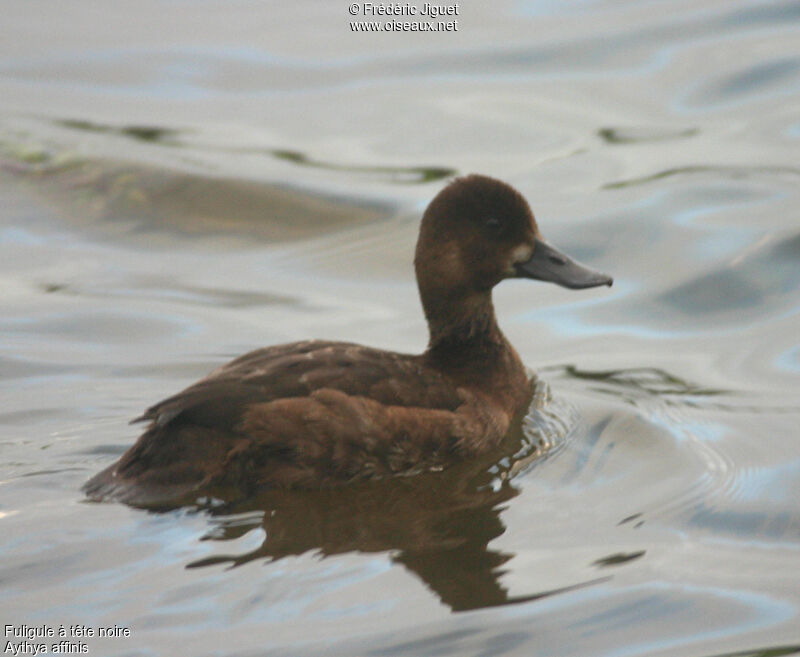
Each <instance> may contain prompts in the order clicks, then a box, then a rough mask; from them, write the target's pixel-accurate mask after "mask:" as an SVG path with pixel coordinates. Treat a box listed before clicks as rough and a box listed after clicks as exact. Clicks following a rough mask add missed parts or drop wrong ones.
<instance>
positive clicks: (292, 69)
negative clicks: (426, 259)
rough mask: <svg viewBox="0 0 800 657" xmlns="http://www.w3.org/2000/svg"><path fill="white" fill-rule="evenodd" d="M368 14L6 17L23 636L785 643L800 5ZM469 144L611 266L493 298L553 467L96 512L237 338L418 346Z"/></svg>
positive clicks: (469, 645) (3, 360)
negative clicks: (427, 16) (418, 274)
mask: <svg viewBox="0 0 800 657" xmlns="http://www.w3.org/2000/svg"><path fill="white" fill-rule="evenodd" d="M346 9H347V5H346V4H342V5H341V6H338V5H337V4H336V3H330V2H306V3H302V4H301V5H298V6H295V7H289V6H285V5H280V6H278V5H275V6H272V5H267V6H261V5H258V6H257V5H254V4H252V3H249V2H233V3H215V2H204V3H196V2H192V3H189V2H182V1H178V2H167V1H165V0H148V1H146V2H136V3H132V2H127V0H124V1H123V2H116V3H114V4H113V6H112V5H109V4H104V3H95V2H83V3H71V4H70V5H69V6H66V5H64V6H61V5H59V6H57V7H56V6H55V5H53V6H52V7H49V8H48V11H46V12H44V11H35V9H34V8H33V7H32V6H31V4H30V3H29V2H23V1H21V0H20V1H17V0H12V1H11V2H7V3H6V4H5V5H4V18H3V24H2V27H0V30H2V39H0V165H2V166H0V220H1V223H0V255H1V256H2V257H0V298H1V299H2V308H3V312H2V313H1V314H0V315H1V316H0V390H1V391H2V392H0V395H2V400H3V402H2V405H0V449H1V450H2V465H1V466H0V484H1V486H0V491H1V494H0V526H2V532H0V534H1V535H2V537H3V538H2V540H1V541H0V555H2V565H0V610H2V619H3V623H12V624H16V625H18V626H19V625H22V624H28V625H31V626H33V625H42V624H44V625H47V626H50V627H55V628H57V627H58V626H59V625H61V624H64V625H66V626H69V625H70V624H76V623H79V624H83V625H88V626H94V627H98V626H101V625H103V626H113V625H119V626H125V627H128V628H130V630H131V633H132V636H131V637H129V638H113V639H98V638H93V639H86V641H85V643H86V644H87V646H88V647H89V649H90V654H98V655H99V654H102V655H120V656H122V655H169V654H193V655H237V656H242V657H244V656H251V655H253V656H254V655H264V654H269V655H297V654H303V655H322V654H325V655H330V654H348V655H373V656H379V655H393V656H394V655H489V654H490V655H519V656H529V655H553V656H558V657H566V656H569V655H575V656H581V657H585V656H586V655H594V656H601V655H602V656H619V657H629V656H637V655H658V656H667V655H676V656H681V657H684V656H685V657H722V656H733V655H738V656H740V657H745V656H752V657H755V656H766V655H790V654H800V594H798V591H799V590H800V511H799V510H798V506H797V500H798V497H800V448H798V444H800V432H799V430H798V426H800V394H798V393H800V342H799V341H798V336H799V335H800V322H799V321H798V313H799V312H800V267H798V260H799V259H800V215H799V214H798V207H800V204H799V203H798V189H800V187H799V186H798V180H800V165H798V162H797V152H798V145H800V144H799V142H800V115H798V112H797V108H798V107H800V75H799V74H800V39H798V34H799V33H798V29H800V11H798V6H797V3H795V2H756V1H753V0H751V1H741V2H738V1H737V2H730V1H727V0H726V1H713V0H703V1H702V2H696V1H695V2H683V1H680V0H662V1H653V2H638V3H630V2H622V1H620V0H615V1H609V2H579V3H569V5H568V6H567V5H565V4H564V3H552V2H500V3H492V4H490V5H489V4H487V5H486V6H480V7H476V6H467V5H463V6H462V7H461V15H460V17H459V31H458V32H456V33H451V34H444V33H437V34H427V35H423V34H416V35H411V34H388V33H384V34H354V33H352V32H351V31H350V29H349V27H348V21H349V20H350V19H351V18H350V17H349V15H348V14H347V11H346ZM472 171H477V172H481V173H486V174H490V175H494V176H496V177H499V178H502V179H504V180H507V181H508V182H510V183H512V184H514V185H515V186H517V187H518V188H519V189H520V190H521V191H522V192H523V193H524V194H525V195H526V196H527V197H528V198H529V199H530V201H531V203H532V206H533V208H534V211H535V212H536V215H537V218H538V220H539V223H540V226H541V228H542V231H543V232H544V234H545V235H546V236H547V237H548V239H550V240H551V241H553V242H554V243H556V244H558V245H559V246H560V247H562V248H563V249H564V250H565V251H567V252H569V253H571V254H573V255H575V256H576V257H577V258H579V259H580V260H583V261H585V262H587V263H590V264H591V265H592V266H594V267H596V268H598V269H601V270H604V271H608V272H610V273H612V274H613V275H614V277H615V285H614V287H613V288H612V289H611V290H606V289H602V290H592V291H585V292H581V293H575V292H570V291H567V290H563V289H560V288H556V287H554V286H546V285H539V284H532V283H530V282H528V281H509V282H506V283H504V284H503V285H502V286H500V288H498V290H497V291H496V306H497V310H498V315H499V318H500V323H501V325H502V327H503V329H504V331H505V332H506V333H507V335H508V336H509V338H510V339H511V341H512V342H513V343H514V344H515V346H516V347H517V349H518V351H519V352H520V354H521V355H522V357H523V359H524V360H525V361H526V363H527V364H528V365H530V366H531V367H533V368H535V369H536V370H537V371H538V372H539V376H540V378H541V379H542V380H543V381H545V382H547V384H548V385H549V388H550V390H551V394H552V397H551V398H550V399H549V401H548V400H547V398H546V397H543V398H542V399H541V404H540V406H539V407H537V409H534V411H533V412H532V415H531V416H530V417H529V418H528V420H527V424H526V427H525V431H526V432H527V433H526V434H525V435H527V436H528V438H529V439H531V440H533V441H534V442H536V441H537V440H542V441H545V442H546V443H548V444H547V445H546V447H548V448H549V449H547V450H546V452H547V453H546V454H545V455H544V456H543V457H541V458H536V459H531V458H526V457H529V456H531V453H530V451H526V450H525V449H524V448H523V447H524V446H522V445H521V443H519V442H517V443H514V442H513V441H514V440H521V438H520V436H519V435H517V436H516V437H513V436H512V437H511V438H510V440H511V442H510V443H509V450H508V454H509V457H507V458H504V459H501V460H499V461H498V462H496V463H495V462H490V463H477V464H467V465H465V466H464V467H459V468H455V469H453V470H450V471H446V472H443V473H430V474H426V475H423V476H420V477H413V478H403V479H399V480H393V481H388V482H378V483H374V484H363V485H362V484H360V485H358V486H353V487H350V488H347V489H344V490H342V491H338V492H334V493H330V492H327V493H325V494H320V493H274V492H273V493H269V492H265V493H264V494H263V495H261V496H258V497H257V498H255V499H250V500H240V501H237V502H235V503H230V504H220V503H218V502H215V501H213V500H199V501H198V504H197V505H194V506H189V507H185V508H182V509H177V510H170V511H162V512H157V513H154V512H146V511H142V510H137V509H132V508H129V507H126V506H124V505H118V504H91V503H87V502H86V501H85V500H84V499H83V496H82V494H81V493H80V490H79V489H80V486H81V485H82V483H83V482H84V481H85V480H86V479H88V478H89V477H90V476H91V475H92V474H94V473H95V472H96V471H98V470H100V469H102V468H103V467H105V466H106V465H108V464H109V463H111V462H112V461H113V460H114V459H116V458H117V457H118V456H119V455H120V454H121V453H122V452H123V451H124V450H125V449H126V448H127V447H128V446H129V445H130V444H131V443H132V442H133V440H134V439H135V438H136V435H137V429H136V427H131V426H128V424H127V423H128V420H129V419H131V418H133V417H136V416H137V415H139V414H140V413H141V411H142V410H143V409H144V408H146V407H147V406H148V405H150V404H151V403H153V402H155V401H157V400H159V399H160V398H162V397H164V396H166V395H168V394H171V393H174V392H176V391H177V390H179V389H181V388H182V387H184V386H186V385H187V384H189V383H191V382H192V381H193V380H195V379H196V378H198V377H200V376H202V375H203V374H205V373H206V372H208V371H209V370H211V369H213V368H214V367H216V366H218V365H220V364H222V363H223V362H225V361H226V360H227V359H230V358H232V357H234V356H236V355H238V354H241V353H243V352H244V351H246V350H249V349H252V348H255V347H258V346H262V345H267V344H272V343H278V342H288V341H294V340H301V339H306V338H310V337H322V338H329V339H342V340H352V341H356V342H363V343H367V344H371V345H374V346H377V347H382V348H387V349H392V350H397V351H406V352H414V351H419V350H421V349H423V348H424V346H425V342H426V334H425V325H424V321H423V319H422V316H421V311H420V309H419V305H418V300H417V295H416V288H415V286H414V281H413V278H412V268H411V260H412V256H413V246H414V240H415V238H416V231H417V226H418V221H419V215H420V212H421V210H422V209H423V208H424V206H425V204H426V203H427V201H428V200H430V198H432V197H433V196H434V195H435V193H436V192H437V191H438V190H439V189H440V188H441V186H442V185H443V184H445V182H446V180H447V179H449V177H450V176H451V175H453V174H454V173H467V172H472ZM548 441H549V442H548ZM514 453H516V454H517V458H516V459H514V458H511V455H513V454H514ZM14 640H15V641H19V639H14Z"/></svg>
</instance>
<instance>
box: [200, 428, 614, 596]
mask: <svg viewBox="0 0 800 657" xmlns="http://www.w3.org/2000/svg"><path fill="white" fill-rule="evenodd" d="M515 429H516V431H514V432H512V434H510V435H509V436H508V437H507V438H506V439H505V440H504V442H503V451H504V452H507V453H508V452H513V451H515V450H516V449H518V448H519V447H520V444H521V440H522V434H521V432H520V427H519V426H516V427H515ZM490 464H491V459H490V458H486V459H480V458H478V459H475V460H472V461H469V462H465V463H459V464H456V465H455V466H454V467H451V468H448V469H447V470H446V471H445V472H440V473H422V474H420V475H419V476H417V477H393V478H390V479H384V480H380V481H369V482H354V483H353V484H352V485H350V486H341V487H338V488H336V489H334V490H330V489H327V490H302V491H298V490H292V491H287V490H274V489H272V490H269V489H267V490H263V491H261V492H260V493H259V494H258V495H255V496H253V497H251V498H248V499H247V500H241V501H239V502H234V503H231V504H225V505H222V506H220V505H218V503H217V504H214V505H212V506H211V507H210V508H209V509H208V512H209V513H210V515H211V516H212V519H211V522H212V524H213V525H215V528H214V529H213V530H212V531H211V532H210V534H209V535H208V536H207V537H206V538H207V539H211V540H212V541H214V543H215V546H216V549H215V550H214V552H215V553H216V554H215V556H212V557H208V558H205V559H202V560H200V561H195V562H193V563H191V564H189V567H193V568H199V567H208V566H215V565H228V566H240V565H243V564H246V563H249V562H251V561H254V560H261V559H267V560H277V559H281V558H283V557H286V556H291V555H299V554H303V553H305V552H309V551H314V552H316V553H318V554H320V555H323V556H332V555H337V554H344V553H347V552H360V553H365V552H366V553H378V552H389V553H390V554H391V555H392V556H391V558H392V561H394V562H395V563H400V564H402V565H403V566H405V567H406V568H407V569H408V570H409V571H411V572H412V573H414V574H415V575H416V576H417V577H419V578H420V579H421V580H422V581H423V582H424V583H425V584H426V585H427V586H428V588H429V589H430V590H431V591H432V592H433V593H434V594H435V595H436V596H437V597H438V598H439V599H440V600H441V601H442V603H444V604H446V605H447V606H448V607H450V608H451V609H452V610H453V611H464V610H468V609H478V608H482V607H492V606H498V605H506V604H514V603H519V602H526V601H529V600H535V599H537V598H541V597H545V596H548V595H553V594H556V593H560V592H563V591H569V590H572V589H575V588H578V587H582V586H587V585H589V584H593V583H595V582H597V581H599V580H589V581H584V582H580V583H573V584H571V585H568V586H564V587H562V588H558V589H548V590H543V591H537V592H534V593H531V594H527V595H521V596H511V595H509V593H508V590H507V589H506V588H505V587H504V586H503V585H502V584H501V582H500V581H499V580H500V577H501V576H502V574H503V572H504V571H503V569H502V566H503V565H504V564H505V563H507V562H508V561H509V560H510V559H511V558H512V557H513V554H509V553H503V552H499V551H497V550H493V549H490V548H489V542H490V541H492V540H494V539H495V538H497V537H498V536H500V535H502V534H503V533H504V532H505V526H504V524H503V521H502V519H501V517H500V513H501V510H502V509H503V508H504V503H505V502H506V501H508V500H509V499H511V498H512V497H514V496H516V495H517V492H518V491H517V490H516V489H515V488H514V486H513V485H512V484H511V483H510V481H509V480H507V479H505V480H503V481H502V482H501V479H500V478H497V477H494V478H493V476H492V475H491V474H490V473H489V472H488V469H489V466H490ZM492 469H494V468H492ZM498 484H499V485H498ZM259 528H260V529H263V531H264V539H263V542H262V543H261V545H259V546H258V547H256V548H255V549H254V550H251V551H249V552H246V553H243V554H231V553H227V554H226V545H235V544H236V543H235V541H236V539H238V538H240V537H241V536H242V535H244V534H247V533H249V532H251V531H253V530H256V529H259Z"/></svg>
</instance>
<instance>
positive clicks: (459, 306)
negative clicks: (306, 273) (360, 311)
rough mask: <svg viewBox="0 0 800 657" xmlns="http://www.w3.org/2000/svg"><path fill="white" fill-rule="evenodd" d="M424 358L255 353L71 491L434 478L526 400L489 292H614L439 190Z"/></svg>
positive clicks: (459, 188) (471, 180)
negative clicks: (520, 288) (540, 287)
mask: <svg viewBox="0 0 800 657" xmlns="http://www.w3.org/2000/svg"><path fill="white" fill-rule="evenodd" d="M414 269H415V273H416V280H417V287H418V290H419V297H420V301H421V303H422V309H423V311H424V314H425V318H426V320H427V325H428V332H429V339H428V346H427V348H426V349H425V351H424V352H423V353H422V354H415V355H412V354H403V353H395V352H392V351H384V350H380V349H375V348H371V347H367V346H362V345H359V344H353V343H349V342H333V341H326V340H307V341H302V342H294V343H291V344H282V345H276V346H270V347H266V348H262V349H257V350H255V351H251V352H249V353H246V354H245V355H243V356H240V357H238V358H236V359H235V360H233V361H231V362H229V363H227V364H226V365H223V366H222V367H220V368H218V369H216V370H215V371H213V372H211V373H210V374H208V375H207V376H206V377H205V378H203V379H201V380H200V381H198V382H197V383H194V384H193V385H190V386H189V387H188V388H186V389H185V390H183V391H182V392H179V393H178V394H176V395H173V396H171V397H168V398H167V399H164V400H163V401H161V402H159V403H157V404H155V405H153V406H151V407H150V408H148V409H147V410H146V411H145V412H144V413H143V414H142V415H141V416H139V417H137V418H136V419H135V420H133V421H132V422H146V423H147V425H146V427H145V429H144V431H143V433H142V434H141V436H140V437H139V439H138V440H137V441H136V442H135V443H134V444H133V446H132V447H130V449H128V450H127V451H126V452H125V453H124V454H123V455H122V456H121V457H120V458H119V460H118V461H116V462H115V463H113V464H112V465H110V466H109V467H107V468H106V469H105V470H103V471H102V472H100V473H99V474H97V475H96V476H94V477H93V478H92V479H90V480H89V481H88V482H87V483H86V484H85V486H84V490H85V492H86V493H87V495H88V496H89V497H90V498H91V499H94V500H117V501H122V502H127V503H130V504H134V505H135V504H143V505H146V504H150V503H161V502H163V501H165V500H169V499H177V498H179V497H186V496H189V497H191V496H196V495H201V494H202V493H203V492H204V491H213V490H221V491H224V490H231V489H237V490H245V491H254V490H257V489H260V488H287V489H294V488H299V489H318V488H324V487H328V486H336V485H343V484H347V483H348V482H353V481H357V480H365V479H374V478H384V477H390V476H396V475H408V474H414V473H418V472H422V471H430V470H437V469H438V470H440V469H443V468H445V467H447V466H448V465H450V464H452V463H455V462H459V461H464V460H466V459H470V458H474V457H477V456H478V455H481V454H486V453H487V452H489V451H490V450H492V449H493V448H496V447H497V446H498V445H499V444H500V442H501V440H502V438H503V437H504V435H505V434H506V432H507V431H508V430H509V427H510V425H511V422H512V420H513V418H515V417H518V416H519V415H520V414H521V413H522V412H524V410H525V408H526V407H527V404H528V403H529V401H530V397H531V377H530V376H529V374H528V370H527V369H526V367H525V366H524V365H523V362H522V360H521V359H520V356H519V354H518V353H517V351H516V350H515V349H514V347H513V346H512V345H511V344H510V343H509V341H508V339H507V338H506V337H505V335H503V333H502V331H501V330H500V328H499V326H498V323H497V318H496V316H495V311H494V307H493V304H492V290H493V288H494V287H495V286H496V285H498V284H499V283H500V282H502V281H504V280H506V279H510V278H522V279H532V280H538V281H545V282H551V283H555V284H557V285H560V286H562V287H565V288H568V289H585V288H592V287H597V286H603V285H607V286H611V285H612V283H613V279H612V278H611V277H610V276H608V275H606V274H604V273H600V272H598V271H595V270H593V269H591V268H589V267H587V266H585V265H582V264H580V263H578V262H577V261H575V260H574V259H572V258H570V257H569V256H567V255H566V254H564V253H563V252H562V251H560V250H559V249H557V248H556V247H555V246H553V245H552V244H550V243H549V242H547V241H546V240H545V239H544V238H543V237H542V235H541V232H540V231H539V228H538V225H537V223H536V219H535V218H534V215H533V212H532V211H531V209H530V206H529V205H528V202H527V201H526V200H525V198H524V196H523V195H522V194H521V193H520V192H519V191H517V190H516V189H515V188H513V187H512V186H511V185H509V184H507V183H504V182H502V181H500V180H497V179H495V178H491V177H488V176H484V175H478V174H471V175H467V176H464V177H459V178H456V179H454V180H452V181H451V182H449V183H448V184H447V185H446V186H445V187H444V188H443V189H442V190H441V191H439V193H438V194H437V195H436V196H435V197H434V198H433V200H432V201H431V202H430V204H429V205H428V206H427V208H426V210H425V211H424V213H423V216H422V220H421V223H420V229H419V238H418V241H417V245H416V251H415V256H414Z"/></svg>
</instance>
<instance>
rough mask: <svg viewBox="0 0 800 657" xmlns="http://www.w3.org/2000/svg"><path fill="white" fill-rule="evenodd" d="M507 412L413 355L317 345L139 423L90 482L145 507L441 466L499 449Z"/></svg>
mask: <svg viewBox="0 0 800 657" xmlns="http://www.w3.org/2000/svg"><path fill="white" fill-rule="evenodd" d="M509 419H510V418H509V417H508V414H507V413H503V412H502V409H498V408H496V407H494V406H493V405H492V404H487V403H486V400H485V399H483V398H482V397H481V396H480V395H476V393H475V392H474V391H473V390H471V389H470V388H469V386H466V387H465V386H463V385H461V383H460V382H459V381H456V380H454V379H453V378H451V377H449V376H447V375H446V374H444V373H443V372H442V371H440V370H439V369H438V368H436V367H432V366H431V365H430V364H428V363H427V362H426V360H425V358H424V356H409V355H404V354H397V353H393V352H386V351H380V350H376V349H371V348H368V347H363V346H360V345H355V344H350V343H341V342H324V341H309V342H300V343H293V344H288V345H278V346H274V347H269V348H266V349H261V350H258V351H253V352H251V353H248V354H246V355H244V356H242V357H240V358H237V359H236V360H234V361H232V362H230V363H228V364H227V365H225V366H223V367H222V368H220V369H218V370H216V371H215V372H213V373H211V374H210V375H209V376H207V377H206V378H204V379H202V380H201V381H199V382H197V383H196V384H194V385H192V386H190V387H189V388H187V389H186V390H184V391H183V392H181V393H178V394H177V395H175V396H173V397H170V398H168V399H165V400H164V401H162V402H160V403H158V404H156V405H155V406H153V407H151V408H150V409H148V410H147V411H146V412H145V413H144V415H142V416H141V417H140V418H137V420H141V421H149V422H150V425H149V427H148V429H147V430H146V431H145V433H144V434H143V435H142V436H141V437H140V439H139V441H138V442H137V443H136V444H135V445H134V446H133V447H132V448H131V449H130V450H129V451H128V452H127V453H126V454H125V455H124V456H123V457H122V458H121V459H120V461H119V462H117V463H116V464H114V465H113V466H111V467H110V468H108V469H107V470H105V471H103V472H101V473H100V474H98V475H97V476H96V477H95V478H94V479H92V480H91V481H90V482H89V483H88V484H87V491H88V492H89V493H90V494H91V495H93V496H95V497H114V498H117V499H122V500H125V501H128V502H133V503H136V502H141V503H149V502H153V501H157V500H159V499H162V498H169V497H172V496H174V495H176V494H183V493H185V492H190V491H194V490H197V489H199V488H202V487H205V486H214V485H218V486H227V485H232V486H236V487H246V488H249V487H254V486H263V485H269V486H319V485H325V484H326V483H333V482H341V481H348V480H352V479H356V478H365V477H375V476H383V475H389V474H396V473H399V472H410V471H415V470H423V469H427V468H431V467H436V466H437V465H439V464H442V463H445V462H447V461H449V460H453V459H455V458H460V457H461V456H464V455H467V454H468V453H470V452H472V451H475V449H476V445H474V444H473V442H472V438H474V437H476V436H480V437H481V444H482V445H484V444H485V445H489V444H492V443H496V441H497V440H499V439H500V438H501V437H502V435H503V433H505V431H506V429H507V426H508V421H509Z"/></svg>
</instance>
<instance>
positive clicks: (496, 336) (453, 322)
mask: <svg viewBox="0 0 800 657" xmlns="http://www.w3.org/2000/svg"><path fill="white" fill-rule="evenodd" d="M421 296H422V306H423V309H424V310H425V317H426V318H427V320H428V329H429V331H430V341H429V343H428V350H427V352H426V354H428V355H429V356H430V357H434V358H436V359H437V360H439V359H441V360H443V361H444V362H456V361H457V360H459V359H470V360H472V361H473V362H474V359H476V358H478V359H481V360H484V359H487V358H488V359H492V358H497V357H498V356H500V355H501V354H502V353H503V352H505V351H507V350H509V349H511V346H510V345H509V343H508V341H507V340H506V338H505V336H504V335H503V333H502V332H501V331H500V327H498V325H497V319H496V318H495V314H494V305H493V304H492V295H491V291H486V292H478V293H472V294H470V295H463V296H461V295H453V296H451V297H450V298H448V299H446V300H443V299H441V298H437V299H436V300H432V299H426V298H425V295H421Z"/></svg>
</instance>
